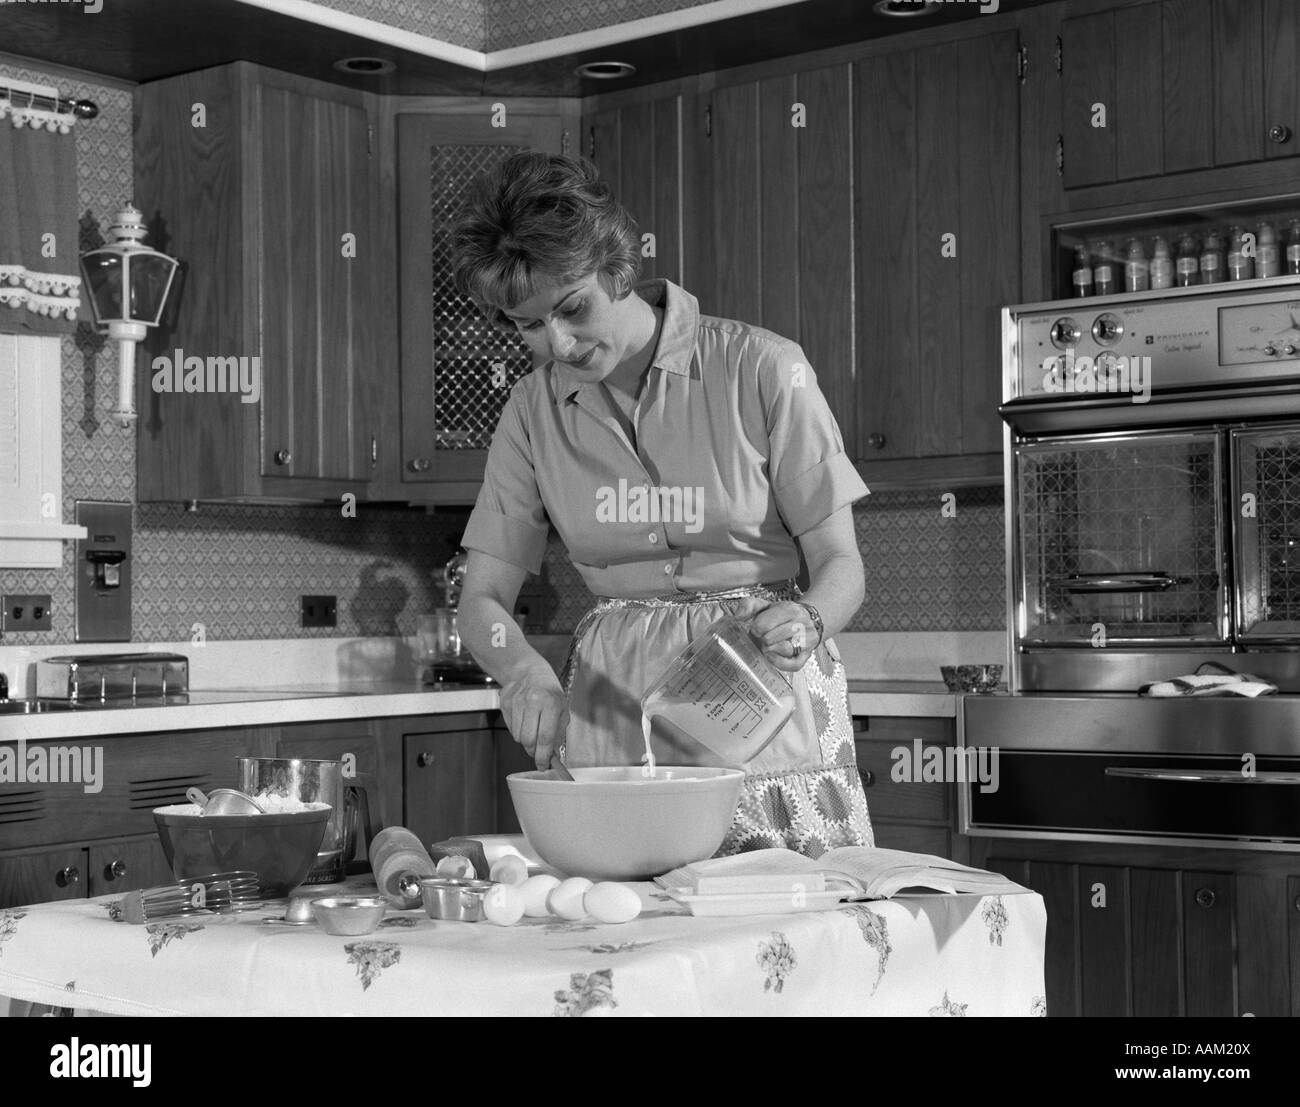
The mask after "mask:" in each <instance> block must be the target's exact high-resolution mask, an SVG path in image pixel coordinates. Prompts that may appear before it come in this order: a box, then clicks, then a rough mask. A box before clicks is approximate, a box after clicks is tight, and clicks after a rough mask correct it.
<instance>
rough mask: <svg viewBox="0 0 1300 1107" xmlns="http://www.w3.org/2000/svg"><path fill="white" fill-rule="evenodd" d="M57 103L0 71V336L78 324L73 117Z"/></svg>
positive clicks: (50, 92)
mask: <svg viewBox="0 0 1300 1107" xmlns="http://www.w3.org/2000/svg"><path fill="white" fill-rule="evenodd" d="M57 100H58V93H57V90H55V89H53V88H46V87H43V86H39V85H31V84H26V83H24V82H20V81H13V80H10V79H8V78H6V77H4V76H3V75H2V74H0V331H6V332H9V333H14V334H46V335H53V334H69V333H71V332H72V331H74V330H75V329H76V325H77V309H78V305H79V303H80V295H81V278H80V276H79V269H78V264H77V256H78V252H79V246H78V239H77V150H76V140H75V138H74V137H73V134H72V127H73V125H74V122H75V116H73V115H70V114H64V113H60V112H59V111H58V110H57Z"/></svg>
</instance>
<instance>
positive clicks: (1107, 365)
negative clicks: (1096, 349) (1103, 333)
mask: <svg viewBox="0 0 1300 1107" xmlns="http://www.w3.org/2000/svg"><path fill="white" fill-rule="evenodd" d="M1118 363H1119V358H1118V357H1116V356H1115V355H1114V354H1113V353H1111V352H1110V351H1109V350H1104V351H1103V352H1102V353H1100V354H1098V355H1097V360H1096V361H1094V362H1093V365H1094V366H1095V368H1096V370H1097V383H1098V384H1099V385H1103V386H1109V385H1111V384H1117V383H1118V381H1119V371H1118Z"/></svg>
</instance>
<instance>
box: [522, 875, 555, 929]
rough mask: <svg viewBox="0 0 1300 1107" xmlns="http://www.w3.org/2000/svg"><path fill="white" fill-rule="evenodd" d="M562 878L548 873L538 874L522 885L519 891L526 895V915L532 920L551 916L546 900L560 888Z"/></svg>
mask: <svg viewBox="0 0 1300 1107" xmlns="http://www.w3.org/2000/svg"><path fill="white" fill-rule="evenodd" d="M559 883H560V878H559V877H558V876H550V875H548V874H546V873H538V874H537V875H536V876H530V877H529V878H528V879H527V880H525V881H524V882H523V883H522V884H520V885H519V890H520V891H521V892H522V893H523V894H524V914H525V915H527V916H528V917H529V918H530V919H540V918H542V917H543V916H545V915H549V914H550V911H549V910H548V909H547V906H546V900H547V897H549V896H550V894H551V891H552V890H553V889H554V888H556V887H558V886H559Z"/></svg>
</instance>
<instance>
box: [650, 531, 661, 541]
mask: <svg viewBox="0 0 1300 1107" xmlns="http://www.w3.org/2000/svg"><path fill="white" fill-rule="evenodd" d="M650 541H651V542H658V541H659V535H657V534H655V532H654V531H651V532H650Z"/></svg>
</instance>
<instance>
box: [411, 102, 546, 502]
mask: <svg viewBox="0 0 1300 1107" xmlns="http://www.w3.org/2000/svg"><path fill="white" fill-rule="evenodd" d="M504 108H505V113H506V114H505V120H504V122H505V125H504V126H499V125H494V118H495V120H496V121H497V122H498V123H499V122H500V121H501V116H500V114H499V112H498V111H497V108H496V107H494V105H493V103H492V102H490V101H486V100H485V101H483V103H482V105H481V106H479V107H476V108H474V109H472V110H469V111H466V112H463V113H458V114H455V115H436V116H435V115H415V114H409V115H399V116H398V117H397V144H398V146H397V159H398V173H399V179H398V204H399V212H398V216H399V227H398V241H399V249H400V276H401V295H400V299H401V307H402V324H401V372H402V383H401V402H402V412H401V435H402V454H401V456H402V483H403V486H404V487H405V488H406V489H407V491H408V492H409V493H410V494H411V497H412V498H413V499H427V500H436V501H439V502H452V503H454V502H462V503H469V502H473V500H474V497H475V495H476V494H477V488H478V483H479V482H480V481H481V480H482V477H483V466H484V462H485V461H486V458H487V448H488V445H489V444H490V443H491V441H492V434H493V432H494V431H495V430H496V425H497V420H498V419H499V418H500V416H501V410H502V408H503V406H504V405H505V400H506V397H507V396H508V395H509V393H510V388H511V387H512V386H513V385H514V383H515V382H516V381H517V380H518V379H519V378H520V377H522V376H523V375H524V374H526V373H528V372H530V371H531V370H532V367H533V366H532V361H531V357H530V355H529V353H528V349H527V347H526V346H525V345H524V342H523V339H522V338H520V337H519V336H518V335H517V334H513V333H509V332H505V331H501V330H497V329H495V328H494V327H492V326H491V325H490V324H489V323H488V322H487V321H486V320H485V319H484V318H483V317H482V316H481V315H480V314H479V312H478V309H477V308H475V306H474V304H473V303H472V302H471V301H470V300H469V298H468V297H465V296H462V295H461V294H460V293H458V292H457V291H456V288H455V285H454V283H453V280H452V270H451V235H452V228H453V225H454V223H455V219H456V214H457V212H458V210H459V208H460V204H461V202H462V201H463V199H464V197H465V195H466V193H467V191H468V189H469V187H470V185H471V184H472V183H473V181H474V180H475V178H476V177H477V176H478V175H479V174H481V173H483V172H486V171H488V170H490V169H492V168H493V167H494V166H496V165H497V164H499V163H500V162H501V161H502V160H504V159H505V158H506V157H508V156H509V155H510V154H512V153H514V152H515V151H517V150H520V149H538V150H544V151H546V152H548V153H557V154H558V153H561V152H569V151H568V150H566V149H564V147H566V146H567V145H568V141H567V138H568V131H567V130H566V124H565V120H564V119H563V118H562V117H561V116H560V115H558V114H550V115H537V114H533V115H529V114H524V113H523V112H521V111H519V110H518V108H516V107H512V105H511V104H510V103H509V102H507V103H506V104H505V105H504Z"/></svg>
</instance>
